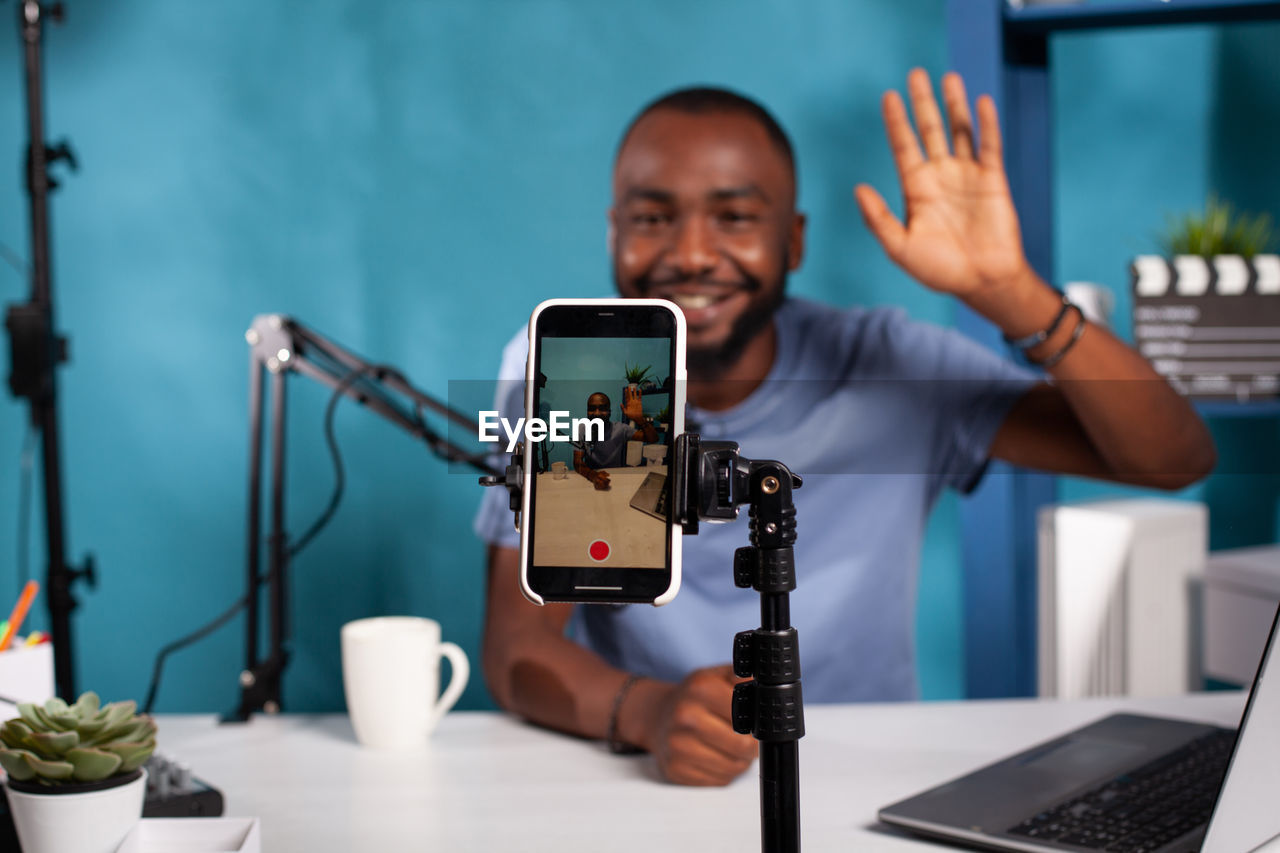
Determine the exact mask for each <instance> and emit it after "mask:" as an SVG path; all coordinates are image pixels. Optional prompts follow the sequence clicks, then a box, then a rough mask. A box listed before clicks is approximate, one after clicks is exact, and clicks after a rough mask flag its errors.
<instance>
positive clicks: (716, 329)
mask: <svg viewBox="0 0 1280 853" xmlns="http://www.w3.org/2000/svg"><path fill="white" fill-rule="evenodd" d="M613 198H614V206H613V208H612V209H611V210H610V212H609V213H610V224H611V227H612V229H613V230H612V241H611V245H612V249H613V270H614V280H615V283H616V284H617V288H618V292H619V293H621V294H622V295H623V296H630V297H637V296H651V297H661V298H665V299H670V300H672V301H673V302H675V303H676V304H677V305H679V306H680V308H681V309H682V310H683V312H684V315H685V321H686V323H687V326H688V331H689V364H690V367H691V369H693V370H694V371H695V372H699V370H700V369H701V371H702V372H712V373H714V372H715V371H716V369H717V368H723V367H727V366H729V365H731V364H733V363H734V362H735V361H736V360H737V358H738V356H739V355H741V354H742V351H743V349H744V348H745V347H746V346H747V344H749V343H750V342H751V341H752V340H753V339H754V338H755V337H756V336H757V335H759V334H760V332H761V331H763V330H764V329H765V328H767V327H768V324H769V321H770V318H771V317H772V315H773V312H774V311H775V310H776V309H777V307H778V305H779V304H780V302H781V300H782V294H783V290H784V287H785V284H786V277H787V273H788V272H789V271H790V270H793V269H795V268H797V267H798V266H799V265H800V259H801V255H802V254H803V249H804V217H803V216H802V215H801V214H799V213H797V212H796V211H795V179H794V177H793V175H792V174H791V169H790V167H789V164H788V162H787V160H786V158H785V157H784V156H783V154H782V153H781V152H780V151H779V150H778V148H777V147H776V146H775V144H774V143H773V141H772V140H770V139H769V136H768V134H767V133H766V131H765V129H764V128H763V127H762V126H761V125H760V124H759V123H758V122H756V121H755V120H754V119H752V118H751V117H749V116H746V115H743V114H739V113H705V114H690V113H684V112H679V111H676V110H658V111H657V112H654V113H650V114H649V115H647V116H645V117H644V118H643V119H641V120H640V123H639V124H637V125H636V126H635V128H634V129H633V131H632V133H631V136H630V137H629V138H628V139H627V141H626V143H625V144H624V146H623V148H622V150H621V152H620V153H619V155H618V162H617V164H616V166H615V169H614V178H613Z"/></svg>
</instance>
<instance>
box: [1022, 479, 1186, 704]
mask: <svg viewBox="0 0 1280 853" xmlns="http://www.w3.org/2000/svg"><path fill="white" fill-rule="evenodd" d="M1207 542H1208V510H1207V509H1206V508H1205V506H1204V505H1203V504H1199V503H1193V502H1188V501H1173V500H1165V499H1146V498H1144V499H1136V500H1118V501H1097V502H1092V503H1080V504H1062V505H1057V506H1052V507H1046V508H1044V509H1043V510H1041V512H1040V517H1039V559H1038V563H1039V593H1038V606H1039V614H1038V621H1039V625H1038V641H1039V642H1038V664H1039V666H1038V681H1039V694H1040V695H1041V696H1054V697H1058V698H1062V699H1075V698H1081V697H1085V696H1113V695H1128V696H1168V695H1174V694H1179V693H1185V692H1186V691H1187V690H1189V689H1191V688H1193V687H1195V686H1198V684H1199V674H1198V672H1197V670H1198V664H1199V660H1200V657H1199V655H1198V654H1194V653H1193V650H1194V648H1195V645H1194V644H1195V640H1196V635H1195V629H1196V627H1197V626H1198V625H1199V620H1198V619H1195V618H1193V613H1194V599H1193V596H1192V591H1191V581H1192V579H1193V578H1195V577H1196V576H1198V575H1199V573H1200V572H1201V571H1203V569H1204V563H1205V554H1206V550H1207Z"/></svg>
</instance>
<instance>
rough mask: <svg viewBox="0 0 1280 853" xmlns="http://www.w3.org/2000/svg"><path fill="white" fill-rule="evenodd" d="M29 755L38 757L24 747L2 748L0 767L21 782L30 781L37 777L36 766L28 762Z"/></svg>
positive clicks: (0, 750)
mask: <svg viewBox="0 0 1280 853" xmlns="http://www.w3.org/2000/svg"><path fill="white" fill-rule="evenodd" d="M28 756H29V757H30V758H35V757H36V756H34V755H32V754H31V753H29V752H27V751H26V750H23V749H0V767H3V768H4V772H5V773H8V774H9V776H10V777H12V778H14V779H17V780H18V781H19V782H28V781H30V780H32V779H34V778H36V771H35V768H34V767H32V766H31V764H30V763H29V762H28V760H27V757H28Z"/></svg>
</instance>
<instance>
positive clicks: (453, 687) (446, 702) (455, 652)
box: [431, 642, 471, 728]
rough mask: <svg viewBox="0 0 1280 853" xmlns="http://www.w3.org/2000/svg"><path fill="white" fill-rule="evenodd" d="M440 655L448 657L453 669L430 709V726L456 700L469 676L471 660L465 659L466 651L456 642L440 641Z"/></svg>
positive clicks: (437, 720)
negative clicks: (447, 684) (447, 681)
mask: <svg viewBox="0 0 1280 853" xmlns="http://www.w3.org/2000/svg"><path fill="white" fill-rule="evenodd" d="M440 656H441V657H444V658H448V659H449V665H450V667H451V668H452V670H453V671H452V673H451V674H450V675H449V686H448V687H446V688H445V689H444V693H442V694H440V698H439V699H438V700H437V701H436V704H435V707H434V708H433V709H432V710H431V728H435V725H436V723H438V722H440V718H441V717H443V716H444V715H445V713H446V712H447V711H448V710H449V709H450V708H452V707H453V706H454V703H456V702H457V701H458V697H459V696H461V695H462V691H463V690H465V689H466V686H467V679H469V678H470V677H471V662H470V661H468V660H467V653H466V652H464V651H463V650H462V649H461V648H460V647H459V646H458V644H457V643H449V642H444V643H441V644H440Z"/></svg>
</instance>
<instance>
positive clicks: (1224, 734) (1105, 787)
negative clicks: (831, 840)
mask: <svg viewBox="0 0 1280 853" xmlns="http://www.w3.org/2000/svg"><path fill="white" fill-rule="evenodd" d="M1278 621H1280V608H1277V611H1276V616H1275V618H1273V620H1272V623H1271V632H1270V634H1269V636H1268V638H1267V643H1266V646H1265V648H1264V649H1263V653H1262V660H1261V662H1260V663H1259V664H1258V671H1257V674H1256V675H1255V676H1254V679H1253V687H1252V689H1251V690H1250V691H1249V699H1248V702H1247V703H1246V704H1245V709H1244V714H1243V716H1242V717H1241V720H1240V727H1239V729H1238V730H1233V729H1224V728H1222V727H1220V726H1214V725H1207V724H1202V723H1194V722H1188V721H1185V720H1174V719H1165V718H1161V717H1150V716H1143V715H1138V714H1113V715H1111V716H1109V717H1106V718H1104V719H1101V720H1099V721H1097V722H1095V723H1092V724H1090V725H1087V726H1084V727H1082V728H1079V729H1076V730H1075V731H1072V732H1069V733H1067V734H1065V735H1063V736H1061V737H1058V738H1054V739H1053V740H1049V741H1046V742H1044V743H1041V744H1037V745H1036V746H1033V747H1031V748H1030V749H1027V750H1025V751H1023V752H1020V753H1018V754H1017V755H1014V756H1012V757H1010V758H1006V759H1004V760H1002V761H997V762H996V763H994V764H990V765H987V766H986V767H983V768H981V769H979V770H976V771H974V772H972V773H969V774H968V775H965V776H962V777H960V778H958V779H953V780H952V781H950V782H947V783H945V784H943V785H939V786H938V787H936V788H931V789H930V790H928V791H924V792H922V793H920V794H917V795H916V796H914V797H910V798H908V799H905V800H902V801H901V802H897V803H894V804H893V805H890V806H886V807H885V808H883V809H881V810H880V813H879V818H880V820H881V821H883V822H885V823H887V824H890V825H893V826H896V827H900V828H902V829H906V830H909V831H911V832H914V833H917V834H920V835H926V836H929V837H932V838H940V839H945V840H949V841H954V842H958V843H961V844H965V845H969V846H977V847H984V848H988V849H994V850H1025V851H1061V850H1076V851H1083V850H1104V851H1108V853H1194V851H1199V850H1203V851H1205V853H1251V851H1261V850H1262V849H1264V848H1266V849H1268V850H1280V663H1276V659H1277V658H1278V657H1280V651H1277V650H1276V646H1277V645H1278V644H1280V641H1277V637H1276V635H1277V628H1276V623H1277V622H1278Z"/></svg>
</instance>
